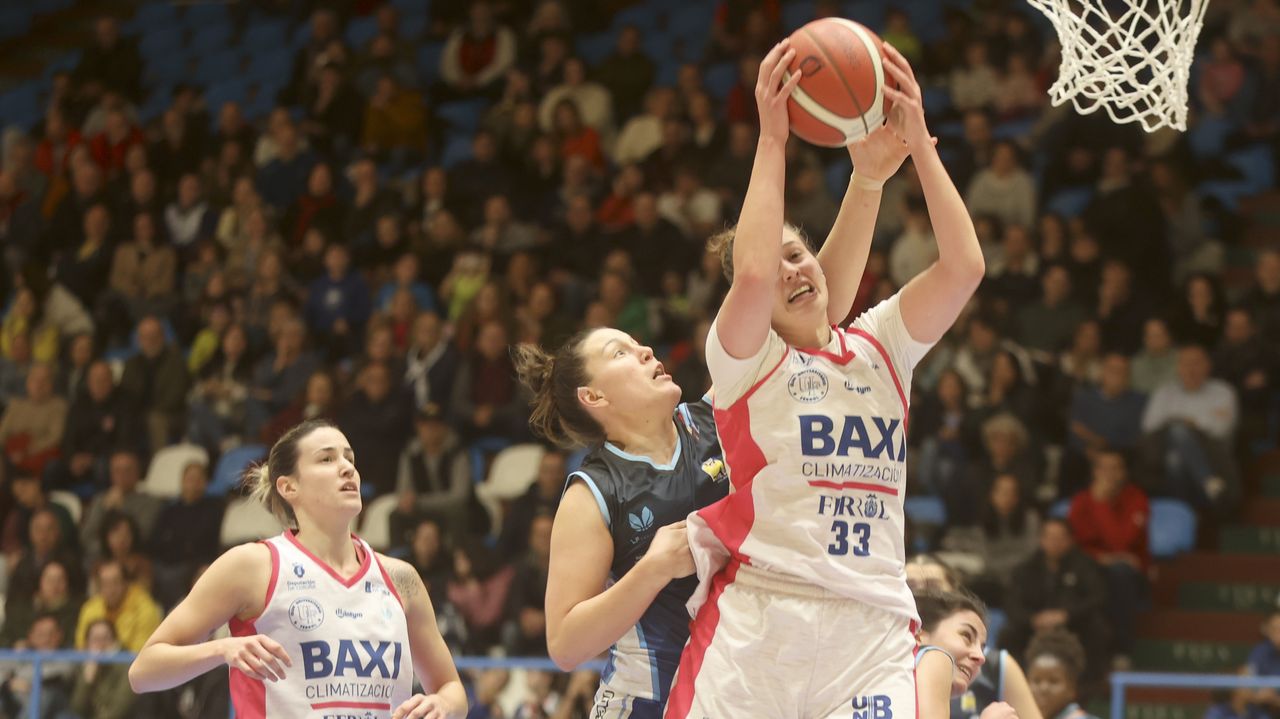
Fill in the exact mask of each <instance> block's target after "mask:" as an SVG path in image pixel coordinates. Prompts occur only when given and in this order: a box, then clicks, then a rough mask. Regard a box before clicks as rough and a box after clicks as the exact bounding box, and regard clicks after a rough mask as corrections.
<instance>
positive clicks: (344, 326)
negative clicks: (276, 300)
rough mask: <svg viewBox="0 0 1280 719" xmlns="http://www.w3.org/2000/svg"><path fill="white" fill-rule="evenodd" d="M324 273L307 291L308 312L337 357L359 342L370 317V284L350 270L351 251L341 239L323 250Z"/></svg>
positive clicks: (309, 318) (308, 315)
mask: <svg viewBox="0 0 1280 719" xmlns="http://www.w3.org/2000/svg"><path fill="white" fill-rule="evenodd" d="M324 269H325V274H324V275H323V276H321V277H319V278H317V279H316V280H315V281H314V282H312V283H311V286H310V288H308V291H307V306H306V316H307V323H308V324H309V325H311V329H312V331H314V332H315V333H316V334H317V335H318V336H319V338H320V339H322V340H324V341H325V342H326V343H327V346H328V349H329V351H330V353H331V354H332V355H333V356H335V357H337V356H341V355H343V354H346V353H348V352H350V351H351V350H352V349H354V348H355V347H356V346H357V343H358V342H359V338H360V337H361V336H362V334H363V332H364V324H365V322H366V321H368V319H369V311H370V298H369V286H368V285H367V284H365V281H364V279H363V278H361V276H360V275H359V273H357V272H354V271H352V270H351V253H350V251H349V250H347V247H346V246H345V245H343V244H341V243H337V242H335V243H332V244H330V245H329V246H327V247H326V248H325V250H324Z"/></svg>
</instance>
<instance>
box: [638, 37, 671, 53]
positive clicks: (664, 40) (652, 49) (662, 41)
mask: <svg viewBox="0 0 1280 719" xmlns="http://www.w3.org/2000/svg"><path fill="white" fill-rule="evenodd" d="M640 42H641V44H640V46H641V48H643V51H644V54H646V55H648V56H649V57H669V56H670V55H671V48H672V46H673V45H674V44H675V36H674V35H671V34H669V33H664V32H655V33H651V34H649V35H646V36H645V37H644V39H643V40H641V41H640Z"/></svg>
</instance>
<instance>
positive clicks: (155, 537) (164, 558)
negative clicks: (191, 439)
mask: <svg viewBox="0 0 1280 719" xmlns="http://www.w3.org/2000/svg"><path fill="white" fill-rule="evenodd" d="M208 486H209V468H208V467H206V466H205V465H203V464H200V463H199V462H192V463H190V464H188V465H187V466H186V467H184V468H183V470H182V486H181V490H180V493H179V495H178V497H177V498H176V499H174V500H173V501H172V502H170V503H169V504H167V505H166V506H165V507H164V509H162V510H161V511H160V516H159V517H157V518H156V523H155V528H154V529H152V531H151V536H150V541H149V544H148V546H149V547H150V553H151V557H152V559H154V560H155V564H154V572H155V597H156V600H157V601H159V602H160V605H161V606H163V607H172V606H174V605H175V604H177V603H178V601H179V600H180V599H182V597H183V596H185V595H186V593H187V589H188V588H189V587H190V586H191V583H192V582H193V581H194V580H195V576H196V573H197V571H198V570H199V568H200V567H202V566H204V565H207V564H209V563H210V562H212V561H213V560H214V559H215V558H216V557H217V556H218V550H219V545H218V542H219V539H218V537H219V532H220V531H221V528H222V511H223V510H222V502H221V501H220V500H219V499H217V498H216V497H210V496H208V495H207V494H206V490H207V488H208Z"/></svg>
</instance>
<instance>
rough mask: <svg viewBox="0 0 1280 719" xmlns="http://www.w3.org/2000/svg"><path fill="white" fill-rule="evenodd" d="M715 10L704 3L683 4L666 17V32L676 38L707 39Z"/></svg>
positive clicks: (713, 20)
mask: <svg viewBox="0 0 1280 719" xmlns="http://www.w3.org/2000/svg"><path fill="white" fill-rule="evenodd" d="M715 19H716V9H715V6H714V5H708V4H706V3H701V4H699V3H685V4H684V5H682V6H681V7H680V8H679V9H677V10H674V11H672V12H671V14H670V15H668V16H667V31H668V32H670V33H671V34H673V35H675V36H676V37H681V38H689V37H701V38H704V39H705V38H707V37H709V36H710V35H711V32H710V30H711V24H712V23H713V22H715Z"/></svg>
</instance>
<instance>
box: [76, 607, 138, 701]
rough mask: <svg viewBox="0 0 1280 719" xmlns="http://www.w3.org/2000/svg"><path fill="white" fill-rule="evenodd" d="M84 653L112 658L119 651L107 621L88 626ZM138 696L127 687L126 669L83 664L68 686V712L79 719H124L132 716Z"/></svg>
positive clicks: (127, 676)
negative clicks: (72, 712) (69, 700)
mask: <svg viewBox="0 0 1280 719" xmlns="http://www.w3.org/2000/svg"><path fill="white" fill-rule="evenodd" d="M84 648H85V651H87V652H89V653H90V654H115V653H116V652H119V651H120V650H121V646H120V642H119V640H118V639H117V638H116V628H115V625H113V624H112V623H111V622H110V621H108V620H106V619H99V620H97V621H95V622H94V623H92V624H90V625H89V629H88V631H87V632H86V637H85V647H84ZM136 701H137V696H136V695H135V694H134V693H133V689H132V688H130V686H129V665H127V664H105V663H104V664H100V663H98V662H97V661H95V660H89V661H87V662H84V664H82V665H81V666H80V668H79V669H78V670H77V671H76V675H75V680H74V682H73V683H72V686H71V710H72V711H74V712H76V714H77V715H78V716H80V717H81V718H82V719H125V717H129V716H134V715H135V714H134V703H135V702H136Z"/></svg>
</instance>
